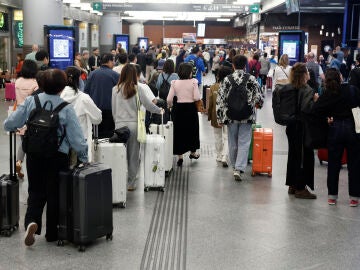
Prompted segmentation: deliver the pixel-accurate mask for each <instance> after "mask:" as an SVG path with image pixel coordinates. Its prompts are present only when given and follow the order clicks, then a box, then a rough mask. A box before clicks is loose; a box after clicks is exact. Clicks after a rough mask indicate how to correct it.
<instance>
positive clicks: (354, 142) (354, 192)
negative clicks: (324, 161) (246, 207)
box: [327, 118, 360, 199]
mask: <svg viewBox="0 0 360 270" xmlns="http://www.w3.org/2000/svg"><path fill="white" fill-rule="evenodd" d="M358 136H359V135H358V134H356V133H355V126H354V120H353V119H351V118H349V119H335V120H334V122H333V123H332V124H331V126H330V128H329V137H328V149H329V163H328V175H327V185H328V194H329V198H332V199H336V198H337V195H338V189H339V173H340V169H341V157H342V154H343V152H344V149H345V148H346V150H347V162H348V166H347V167H348V178H349V195H350V197H351V198H352V199H359V198H360V138H359V137H358Z"/></svg>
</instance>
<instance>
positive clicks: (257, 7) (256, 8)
mask: <svg viewBox="0 0 360 270" xmlns="http://www.w3.org/2000/svg"><path fill="white" fill-rule="evenodd" d="M249 11H250V13H259V12H260V4H253V5H250V7H249Z"/></svg>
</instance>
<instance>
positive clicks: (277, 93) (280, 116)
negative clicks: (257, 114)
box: [272, 84, 299, 126]
mask: <svg viewBox="0 0 360 270" xmlns="http://www.w3.org/2000/svg"><path fill="white" fill-rule="evenodd" d="M272 108H273V113H274V119H275V122H276V123H278V124H279V125H283V126H287V125H288V124H290V123H291V122H293V121H295V120H296V118H297V114H298V110H299V109H298V90H297V89H295V88H294V87H293V86H292V85H291V84H284V85H280V84H278V85H276V87H275V90H274V92H273V96H272Z"/></svg>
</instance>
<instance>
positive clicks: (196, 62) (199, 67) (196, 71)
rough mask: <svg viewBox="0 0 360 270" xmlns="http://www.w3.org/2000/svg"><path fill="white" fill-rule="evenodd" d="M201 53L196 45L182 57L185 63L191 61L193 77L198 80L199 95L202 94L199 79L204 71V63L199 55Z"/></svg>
mask: <svg viewBox="0 0 360 270" xmlns="http://www.w3.org/2000/svg"><path fill="white" fill-rule="evenodd" d="M200 55H202V53H201V50H200V48H199V47H198V46H196V47H194V48H193V49H192V51H191V54H190V55H189V56H188V57H186V58H185V59H184V62H185V63H188V62H189V63H191V64H192V65H193V66H194V68H193V78H196V79H197V81H198V87H199V92H200V96H201V95H202V89H201V82H202V81H201V79H202V73H203V72H204V71H205V65H204V60H203V59H202V58H201V57H200Z"/></svg>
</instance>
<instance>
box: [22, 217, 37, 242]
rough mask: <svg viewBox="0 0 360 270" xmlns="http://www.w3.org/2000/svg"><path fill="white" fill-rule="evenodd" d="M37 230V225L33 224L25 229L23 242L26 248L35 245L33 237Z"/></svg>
mask: <svg viewBox="0 0 360 270" xmlns="http://www.w3.org/2000/svg"><path fill="white" fill-rule="evenodd" d="M37 229H38V225H37V224H36V223H35V222H31V223H30V224H29V225H28V226H27V229H26V233H25V240H24V243H25V245H26V246H28V247H29V246H32V245H33V244H34V243H35V236H34V234H35V233H36V231H37Z"/></svg>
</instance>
